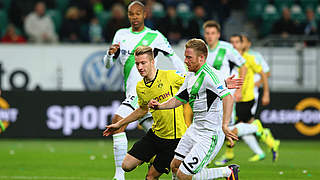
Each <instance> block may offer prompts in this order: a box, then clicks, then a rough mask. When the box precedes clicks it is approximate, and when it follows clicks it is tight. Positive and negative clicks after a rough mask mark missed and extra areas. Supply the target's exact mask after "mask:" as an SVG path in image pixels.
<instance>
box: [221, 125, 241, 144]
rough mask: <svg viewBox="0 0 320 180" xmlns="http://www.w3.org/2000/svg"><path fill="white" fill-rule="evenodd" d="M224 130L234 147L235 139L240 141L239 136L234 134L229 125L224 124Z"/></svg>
mask: <svg viewBox="0 0 320 180" xmlns="http://www.w3.org/2000/svg"><path fill="white" fill-rule="evenodd" d="M222 130H223V132H224V134H225V136H226V139H227V140H228V141H229V142H230V146H231V147H232V146H233V145H234V142H233V140H236V141H238V140H239V139H238V136H237V135H236V134H234V133H233V132H232V131H231V130H230V129H229V128H228V126H222Z"/></svg>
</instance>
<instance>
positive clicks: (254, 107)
mask: <svg viewBox="0 0 320 180" xmlns="http://www.w3.org/2000/svg"><path fill="white" fill-rule="evenodd" d="M258 99H259V88H258V87H254V104H253V106H252V108H251V113H252V114H253V115H256V113H257V108H258V102H259V100H258Z"/></svg>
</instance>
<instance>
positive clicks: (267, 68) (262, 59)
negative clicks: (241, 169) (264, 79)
mask: <svg viewBox="0 0 320 180" xmlns="http://www.w3.org/2000/svg"><path fill="white" fill-rule="evenodd" d="M257 58H259V59H260V62H261V66H262V69H263V72H265V73H267V72H269V71H270V67H269V65H268V64H267V62H266V60H265V59H264V58H263V56H262V54H260V53H258V55H257Z"/></svg>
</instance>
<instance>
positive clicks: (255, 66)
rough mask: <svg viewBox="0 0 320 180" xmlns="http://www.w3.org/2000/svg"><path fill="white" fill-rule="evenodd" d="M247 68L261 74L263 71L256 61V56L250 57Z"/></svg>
mask: <svg viewBox="0 0 320 180" xmlns="http://www.w3.org/2000/svg"><path fill="white" fill-rule="evenodd" d="M246 65H247V68H251V69H252V70H253V72H255V73H259V72H261V71H262V66H261V65H259V64H257V63H256V61H255V60H254V56H250V57H249V58H248V59H247V62H246Z"/></svg>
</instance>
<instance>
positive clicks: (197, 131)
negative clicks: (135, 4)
mask: <svg viewBox="0 0 320 180" xmlns="http://www.w3.org/2000/svg"><path fill="white" fill-rule="evenodd" d="M185 47H186V49H185V61H184V62H185V63H186V65H187V66H188V70H189V73H188V74H187V77H186V79H185V81H184V83H183V84H182V86H181V88H180V89H179V91H178V93H177V94H176V96H174V97H172V98H170V99H169V100H168V101H166V102H163V103H161V104H160V103H159V102H158V101H156V100H151V101H150V102H149V107H150V108H153V109H156V110H157V109H159V110H161V109H172V108H175V107H178V106H180V105H182V104H184V103H187V102H189V104H190V106H191V107H192V111H193V115H194V117H193V122H192V124H191V125H190V127H189V128H188V129H187V131H186V133H185V134H184V136H183V137H182V138H181V140H180V142H179V144H178V146H177V148H176V150H175V156H174V159H173V160H172V162H171V168H172V172H173V173H174V174H176V175H177V177H178V179H180V180H182V179H184V180H191V179H195V180H197V179H216V178H221V177H226V178H227V179H233V180H238V171H239V166H238V165H230V166H226V167H220V168H210V169H208V168H206V165H207V164H208V163H209V162H210V161H211V160H212V159H213V158H214V157H215V156H216V155H217V153H218V152H219V150H220V148H221V146H222V145H223V142H224V139H225V138H226V139H227V140H229V141H230V143H231V144H233V139H235V140H237V136H236V135H235V134H233V133H232V132H231V131H230V130H229V128H228V124H229V121H230V118H231V113H232V106H233V98H232V95H231V94H230V92H229V90H228V89H227V88H226V87H225V84H224V81H223V79H225V78H224V75H223V74H221V73H220V72H219V71H217V70H215V69H214V68H212V67H211V66H209V65H208V64H207V63H206V58H207V55H208V48H207V46H206V44H205V42H204V41H202V40H201V39H191V40H189V41H188V42H187V44H186V46H185Z"/></svg>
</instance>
